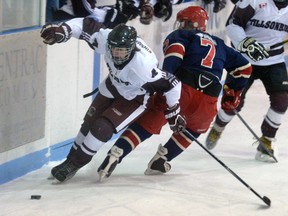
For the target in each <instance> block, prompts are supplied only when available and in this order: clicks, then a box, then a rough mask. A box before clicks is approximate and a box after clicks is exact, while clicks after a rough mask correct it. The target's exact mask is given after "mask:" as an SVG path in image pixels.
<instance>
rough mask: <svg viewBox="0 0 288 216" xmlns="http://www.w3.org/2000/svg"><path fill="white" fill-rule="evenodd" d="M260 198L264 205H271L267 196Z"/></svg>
mask: <svg viewBox="0 0 288 216" xmlns="http://www.w3.org/2000/svg"><path fill="white" fill-rule="evenodd" d="M262 200H263V202H264V203H266V205H268V206H269V207H270V206H271V200H270V199H269V198H268V197H266V196H264V197H263V198H262Z"/></svg>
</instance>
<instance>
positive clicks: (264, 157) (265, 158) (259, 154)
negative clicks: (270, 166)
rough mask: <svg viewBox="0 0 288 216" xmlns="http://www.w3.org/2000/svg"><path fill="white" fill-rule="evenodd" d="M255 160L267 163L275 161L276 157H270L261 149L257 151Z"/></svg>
mask: <svg viewBox="0 0 288 216" xmlns="http://www.w3.org/2000/svg"><path fill="white" fill-rule="evenodd" d="M255 160H257V161H261V162H265V163H275V160H274V158H272V157H270V156H269V155H267V154H263V153H262V152H260V151H257V153H256V155H255Z"/></svg>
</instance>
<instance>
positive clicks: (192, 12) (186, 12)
mask: <svg viewBox="0 0 288 216" xmlns="http://www.w3.org/2000/svg"><path fill="white" fill-rule="evenodd" d="M208 19H209V17H208V14H207V12H206V11H205V10H204V8H202V7H199V6H190V7H187V8H185V9H183V10H181V11H179V12H178V13H177V17H176V22H175V27H174V28H175V29H188V30H193V29H198V30H200V31H206V24H207V20H208Z"/></svg>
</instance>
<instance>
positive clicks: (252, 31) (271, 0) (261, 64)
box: [206, 0, 288, 162]
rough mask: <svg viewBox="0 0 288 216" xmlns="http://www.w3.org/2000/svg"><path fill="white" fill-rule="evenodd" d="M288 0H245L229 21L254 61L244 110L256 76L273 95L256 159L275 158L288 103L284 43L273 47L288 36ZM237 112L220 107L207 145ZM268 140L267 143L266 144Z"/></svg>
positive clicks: (211, 144) (233, 34)
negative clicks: (279, 132) (277, 140)
mask: <svg viewBox="0 0 288 216" xmlns="http://www.w3.org/2000/svg"><path fill="white" fill-rule="evenodd" d="M287 5H288V0H242V1H239V2H238V3H237V5H236V7H235V8H234V11H233V12H232V14H231V16H230V18H229V19H228V22H227V27H226V28H227V29H226V30H227V34H228V36H229V37H230V39H231V41H232V44H233V45H234V47H235V48H237V49H238V50H239V51H240V52H242V53H243V55H244V56H245V57H246V58H247V59H248V60H249V61H250V62H251V64H252V68H253V70H252V75H251V76H250V78H249V81H248V84H247V86H246V88H245V89H244V91H243V93H242V96H241V103H240V105H239V106H238V108H237V111H240V110H241V108H242V107H243V104H244V99H245V95H246V93H247V91H248V90H249V88H250V87H251V85H252V84H253V82H254V80H256V79H260V80H261V81H262V83H263V85H264V87H265V90H266V93H267V94H268V96H269V99H270V107H269V109H268V111H267V113H266V115H265V117H264V120H263V122H262V125H261V131H262V136H261V137H260V140H261V143H259V145H258V147H257V153H256V156H255V159H256V160H259V161H264V162H274V161H275V160H274V158H273V157H271V156H274V157H276V155H275V146H274V144H275V142H274V143H273V141H275V137H276V132H277V130H278V128H279V127H280V125H281V123H282V120H283V117H284V115H285V113H286V111H287V107H288V77H287V69H286V65H285V62H284V47H283V46H280V47H276V48H275V49H271V50H270V49H269V47H270V46H272V45H273V44H276V43H278V42H281V41H283V40H284V39H285V38H287V36H288V7H287ZM234 116H235V113H234V112H226V111H224V110H222V109H220V110H219V112H218V115H217V117H216V120H215V122H214V126H213V128H212V129H211V131H210V132H209V135H208V137H207V140H206V146H207V148H209V149H212V148H214V147H215V145H216V144H217V142H218V140H219V138H220V135H221V133H222V132H223V130H224V128H225V126H226V125H227V124H228V123H229V122H230V121H231V120H232V118H233V117H234ZM263 144H264V146H263Z"/></svg>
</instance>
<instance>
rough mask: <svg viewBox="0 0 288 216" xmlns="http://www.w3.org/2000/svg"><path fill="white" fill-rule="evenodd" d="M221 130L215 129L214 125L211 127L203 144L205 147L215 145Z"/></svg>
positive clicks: (209, 147)
mask: <svg viewBox="0 0 288 216" xmlns="http://www.w3.org/2000/svg"><path fill="white" fill-rule="evenodd" d="M221 134H222V132H219V131H217V130H216V129H215V128H214V127H212V129H211V130H210V132H209V134H208V136H207V138H206V141H205V144H206V147H207V149H209V150H211V149H213V148H215V146H216V145H217V142H218V140H219V139H220V137H221Z"/></svg>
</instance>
